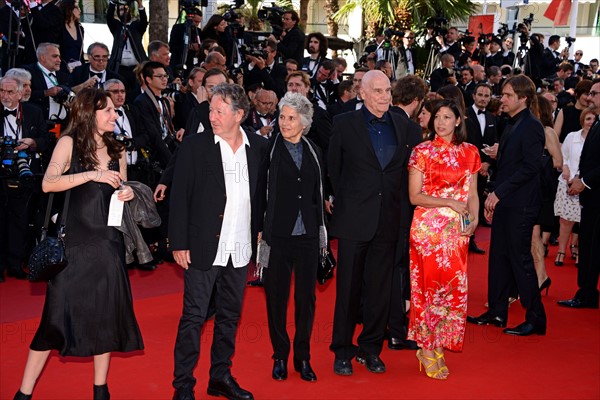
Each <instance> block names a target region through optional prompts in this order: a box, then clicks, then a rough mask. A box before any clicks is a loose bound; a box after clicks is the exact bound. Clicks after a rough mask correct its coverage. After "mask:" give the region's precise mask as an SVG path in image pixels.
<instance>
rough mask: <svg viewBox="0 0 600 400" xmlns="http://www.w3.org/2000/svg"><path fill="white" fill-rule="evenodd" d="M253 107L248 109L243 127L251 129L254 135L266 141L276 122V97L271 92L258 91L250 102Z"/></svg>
mask: <svg viewBox="0 0 600 400" xmlns="http://www.w3.org/2000/svg"><path fill="white" fill-rule="evenodd" d="M252 102H253V103H254V105H253V106H252V107H250V111H249V112H248V117H247V118H246V120H245V121H244V123H243V125H244V126H247V127H250V128H252V129H253V130H254V131H256V134H258V135H261V136H262V137H265V138H267V139H269V138H271V134H272V133H273V126H274V125H275V122H277V117H276V113H273V110H275V109H276V108H277V102H278V101H277V96H276V95H275V92H273V91H271V90H265V89H258V90H257V91H256V94H255V95H254V100H252Z"/></svg>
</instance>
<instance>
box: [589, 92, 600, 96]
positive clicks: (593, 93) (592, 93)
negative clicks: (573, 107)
mask: <svg viewBox="0 0 600 400" xmlns="http://www.w3.org/2000/svg"><path fill="white" fill-rule="evenodd" d="M598 93H600V92H594V91H593V90H590V92H589V93H588V96H589V97H594V96H595V95H597V94H598Z"/></svg>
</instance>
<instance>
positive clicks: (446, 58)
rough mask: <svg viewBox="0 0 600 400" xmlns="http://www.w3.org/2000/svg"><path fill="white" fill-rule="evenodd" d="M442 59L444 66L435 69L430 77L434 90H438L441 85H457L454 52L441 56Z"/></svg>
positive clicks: (432, 89)
mask: <svg viewBox="0 0 600 400" xmlns="http://www.w3.org/2000/svg"><path fill="white" fill-rule="evenodd" d="M440 61H441V62H442V66H441V67H440V68H437V69H435V70H433V72H432V73H431V76H430V77H429V83H430V86H431V91H432V92H437V91H438V90H439V89H440V88H441V87H443V86H446V85H456V77H455V76H454V57H453V56H452V54H444V55H442V57H441V58H440Z"/></svg>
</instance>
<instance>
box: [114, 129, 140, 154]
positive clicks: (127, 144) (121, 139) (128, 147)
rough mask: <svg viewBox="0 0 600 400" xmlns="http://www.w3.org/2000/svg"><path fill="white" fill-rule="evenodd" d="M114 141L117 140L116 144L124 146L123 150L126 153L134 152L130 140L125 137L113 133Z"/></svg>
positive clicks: (131, 140)
mask: <svg viewBox="0 0 600 400" xmlns="http://www.w3.org/2000/svg"><path fill="white" fill-rule="evenodd" d="M115 139H116V140H117V142H121V143H123V145H124V146H125V150H127V151H132V150H134V147H135V146H134V144H133V139H132V138H130V137H127V136H125V135H123V134H122V133H115Z"/></svg>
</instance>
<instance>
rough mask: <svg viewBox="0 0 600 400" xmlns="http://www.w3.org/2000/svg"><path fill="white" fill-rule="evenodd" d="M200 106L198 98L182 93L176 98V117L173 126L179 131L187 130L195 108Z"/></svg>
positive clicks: (188, 93)
mask: <svg viewBox="0 0 600 400" xmlns="http://www.w3.org/2000/svg"><path fill="white" fill-rule="evenodd" d="M198 105H199V103H198V100H196V97H195V96H194V95H193V94H192V93H191V92H187V93H180V94H179V96H177V97H176V98H175V115H174V116H173V126H174V127H175V130H176V131H178V130H179V129H180V128H185V126H186V124H187V122H188V120H189V118H190V115H191V113H192V111H193V110H194V108H196V107H197V106H198Z"/></svg>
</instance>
